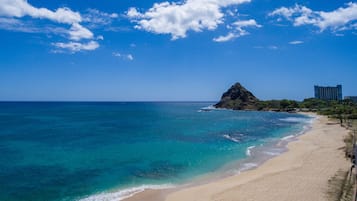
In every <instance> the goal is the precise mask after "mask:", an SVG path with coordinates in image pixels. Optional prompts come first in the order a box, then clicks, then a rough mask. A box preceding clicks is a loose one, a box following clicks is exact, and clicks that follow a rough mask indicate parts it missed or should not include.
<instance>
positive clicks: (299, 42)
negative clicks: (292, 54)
mask: <svg viewBox="0 0 357 201" xmlns="http://www.w3.org/2000/svg"><path fill="white" fill-rule="evenodd" d="M302 43H304V42H303V41H301V40H294V41H290V42H289V44H290V45H298V44H302Z"/></svg>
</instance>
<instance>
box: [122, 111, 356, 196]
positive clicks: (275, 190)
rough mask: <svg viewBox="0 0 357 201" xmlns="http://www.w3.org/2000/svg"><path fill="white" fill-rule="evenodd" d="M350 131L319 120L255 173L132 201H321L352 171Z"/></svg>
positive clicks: (152, 192) (151, 193) (150, 193)
mask: <svg viewBox="0 0 357 201" xmlns="http://www.w3.org/2000/svg"><path fill="white" fill-rule="evenodd" d="M347 133H348V131H347V130H346V129H345V128H343V127H341V126H340V125H339V124H335V123H333V122H329V120H328V119H327V117H324V116H318V117H317V118H316V120H315V121H314V123H313V125H312V129H311V130H309V131H308V132H306V133H305V134H304V135H301V136H299V137H298V140H296V141H293V142H290V143H289V144H288V151H287V152H285V153H283V154H281V155H279V156H277V157H274V158H272V159H270V160H268V161H267V162H265V163H264V164H262V165H261V166H259V167H258V168H256V169H253V170H249V171H245V172H242V173H240V174H239V175H234V176H230V177H226V178H222V179H218V180H215V181H212V182H209V183H206V184H200V185H195V186H189V187H181V188H176V189H169V190H146V191H144V192H142V193H139V194H137V195H135V196H133V197H131V198H129V199H127V201H139V200H140V201H143V200H145V201H287V200H289V201H294V200H296V201H310V200H311V201H319V200H321V201H322V200H327V197H326V196H327V195H326V192H327V189H328V180H329V179H330V178H331V177H332V176H334V175H335V173H336V172H337V171H338V170H340V169H343V170H347V169H348V168H349V167H350V162H349V161H348V160H347V159H345V157H344V153H343V151H342V150H341V149H340V148H341V147H344V142H343V138H344V136H345V135H347Z"/></svg>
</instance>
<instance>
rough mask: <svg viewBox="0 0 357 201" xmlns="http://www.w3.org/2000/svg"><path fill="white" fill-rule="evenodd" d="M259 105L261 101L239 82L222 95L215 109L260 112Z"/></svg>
mask: <svg viewBox="0 0 357 201" xmlns="http://www.w3.org/2000/svg"><path fill="white" fill-rule="evenodd" d="M258 104H259V99H258V98H256V97H255V96H254V95H253V94H252V92H250V91H248V90H247V89H246V88H244V87H243V86H242V85H241V84H240V83H238V82H237V83H236V84H234V85H233V86H232V87H231V88H229V89H228V91H226V92H225V93H224V94H223V95H222V98H221V100H220V101H219V102H218V103H217V104H216V105H215V107H216V108H226V109H233V110H258V109H259V108H258Z"/></svg>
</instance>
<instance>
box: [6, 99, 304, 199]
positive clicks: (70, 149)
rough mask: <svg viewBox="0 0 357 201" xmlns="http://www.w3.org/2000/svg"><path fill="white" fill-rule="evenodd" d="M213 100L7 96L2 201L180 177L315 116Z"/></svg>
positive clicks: (76, 194)
mask: <svg viewBox="0 0 357 201" xmlns="http://www.w3.org/2000/svg"><path fill="white" fill-rule="evenodd" d="M210 104H211V103H155V102H152V103H144V102H141V103H134V102H132V103H72V102H67V103H66V102H64V103H56V102H52V103H51V102H49V103H46V102H39V103H15V102H14V103H6V102H3V103H0V153H1V157H0V200H4V201H19V200H34V201H35V200H36V201H42V200H46V201H50V200H78V199H81V198H86V197H87V196H91V195H95V194H97V193H101V192H107V191H113V190H115V189H128V188H133V187H138V186H141V185H162V184H179V183H183V182H187V181H188V180H189V179H192V178H193V177H194V176H197V175H202V174H205V173H209V172H213V171H217V170H218V169H219V168H221V167H222V166H223V165H224V164H227V163H229V162H231V161H234V160H239V159H243V158H246V157H247V155H246V151H247V148H248V147H250V146H254V145H258V144H261V143H265V142H269V141H271V140H273V139H276V138H281V137H284V136H287V135H291V134H296V133H298V132H301V131H302V130H303V126H304V125H306V124H307V120H309V118H308V117H305V116H302V115H298V114H287V113H273V112H242V111H229V110H212V111H202V110H200V109H201V108H202V107H205V106H208V105H210Z"/></svg>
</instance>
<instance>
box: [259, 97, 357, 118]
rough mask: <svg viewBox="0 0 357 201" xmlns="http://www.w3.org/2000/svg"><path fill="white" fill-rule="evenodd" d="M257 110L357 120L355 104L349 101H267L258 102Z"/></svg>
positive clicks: (309, 99) (356, 106) (356, 105)
mask: <svg viewBox="0 0 357 201" xmlns="http://www.w3.org/2000/svg"><path fill="white" fill-rule="evenodd" d="M256 106H257V109H258V110H269V111H285V112H293V111H310V112H317V113H318V114H321V115H327V116H329V117H331V118H336V119H340V120H341V121H342V120H344V119H357V104H356V103H354V102H352V101H351V100H342V101H325V100H320V99H315V98H308V99H305V100H304V101H302V102H297V101H294V100H286V99H283V100H268V101H259V102H258V103H257V104H256Z"/></svg>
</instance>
